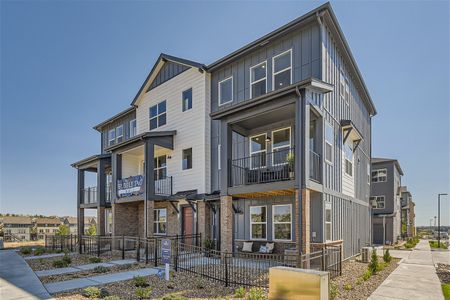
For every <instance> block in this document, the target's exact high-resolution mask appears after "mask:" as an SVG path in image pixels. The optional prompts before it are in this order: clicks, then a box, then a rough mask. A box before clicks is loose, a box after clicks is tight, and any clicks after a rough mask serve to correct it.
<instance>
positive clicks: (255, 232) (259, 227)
mask: <svg viewBox="0 0 450 300" xmlns="http://www.w3.org/2000/svg"><path fill="white" fill-rule="evenodd" d="M250 238H251V239H252V240H265V239H267V207H266V206H251V207H250Z"/></svg>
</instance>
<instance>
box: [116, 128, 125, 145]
mask: <svg viewBox="0 0 450 300" xmlns="http://www.w3.org/2000/svg"><path fill="white" fill-rule="evenodd" d="M119 128H122V134H121V135H117V132H118V131H119V130H118V129H119ZM119 137H121V138H122V142H123V141H124V140H125V139H124V132H123V124H122V125H120V126H117V127H116V143H119Z"/></svg>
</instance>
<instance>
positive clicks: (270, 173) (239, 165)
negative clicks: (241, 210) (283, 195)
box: [230, 148, 295, 187]
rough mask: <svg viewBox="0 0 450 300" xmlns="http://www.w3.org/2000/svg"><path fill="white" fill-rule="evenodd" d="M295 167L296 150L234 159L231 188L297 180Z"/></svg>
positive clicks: (231, 167) (231, 170)
mask: <svg viewBox="0 0 450 300" xmlns="http://www.w3.org/2000/svg"><path fill="white" fill-rule="evenodd" d="M294 165H295V159H294V148H288V149H282V150H278V151H274V152H269V153H266V152H261V153H257V154H252V155H251V156H249V157H243V158H238V159H233V160H231V162H230V172H231V174H230V175H231V176H230V186H231V187H234V186H240V185H251V184H260V183H269V182H276V181H285V180H292V179H294V178H295V174H294Z"/></svg>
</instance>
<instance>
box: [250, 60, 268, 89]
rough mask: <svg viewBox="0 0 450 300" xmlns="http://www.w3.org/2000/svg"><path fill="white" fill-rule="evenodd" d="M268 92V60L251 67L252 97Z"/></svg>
mask: <svg viewBox="0 0 450 300" xmlns="http://www.w3.org/2000/svg"><path fill="white" fill-rule="evenodd" d="M266 92H267V62H266V61H265V62H262V63H260V64H257V65H256V66H253V67H251V68H250V98H254V97H258V96H261V95H264V94H265V93H266Z"/></svg>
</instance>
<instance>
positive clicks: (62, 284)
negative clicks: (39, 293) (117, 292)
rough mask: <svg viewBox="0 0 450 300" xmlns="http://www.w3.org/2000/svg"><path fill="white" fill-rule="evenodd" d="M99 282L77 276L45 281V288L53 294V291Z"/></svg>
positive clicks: (82, 286) (78, 287)
mask: <svg viewBox="0 0 450 300" xmlns="http://www.w3.org/2000/svg"><path fill="white" fill-rule="evenodd" d="M99 284H100V283H99V282H95V281H92V280H90V279H88V278H79V279H72V280H66V281H59V282H52V283H47V284H46V285H45V288H46V289H47V290H48V291H49V292H50V293H52V294H53V293H58V292H63V291H69V290H74V289H81V288H84V287H88V286H93V285H99Z"/></svg>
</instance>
